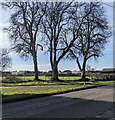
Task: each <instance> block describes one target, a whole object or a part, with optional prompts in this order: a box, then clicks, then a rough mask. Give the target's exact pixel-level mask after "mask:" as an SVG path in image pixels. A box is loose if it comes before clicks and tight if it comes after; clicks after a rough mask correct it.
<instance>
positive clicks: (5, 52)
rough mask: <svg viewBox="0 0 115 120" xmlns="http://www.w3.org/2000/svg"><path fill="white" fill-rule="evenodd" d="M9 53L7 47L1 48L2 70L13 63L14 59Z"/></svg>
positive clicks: (0, 65) (0, 62)
mask: <svg viewBox="0 0 115 120" xmlns="http://www.w3.org/2000/svg"><path fill="white" fill-rule="evenodd" d="M8 54H9V51H8V50H7V49H5V48H4V49H1V50H0V69H1V71H2V72H4V71H5V70H6V69H8V68H10V67H11V65H12V59H11V57H9V55H8Z"/></svg>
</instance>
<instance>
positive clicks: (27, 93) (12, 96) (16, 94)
mask: <svg viewBox="0 0 115 120" xmlns="http://www.w3.org/2000/svg"><path fill="white" fill-rule="evenodd" d="M89 86H91V85H86V86H83V85H82V86H76V85H65V86H64V85H63V86H59V85H58V86H42V87H40V86H39V87H21V88H18V87H17V88H3V89H2V92H1V94H2V100H3V102H8V101H16V100H21V99H25V98H34V97H36V96H37V97H38V96H40V95H42V96H44V95H50V94H55V93H62V92H67V91H73V90H78V89H82V88H87V87H89Z"/></svg>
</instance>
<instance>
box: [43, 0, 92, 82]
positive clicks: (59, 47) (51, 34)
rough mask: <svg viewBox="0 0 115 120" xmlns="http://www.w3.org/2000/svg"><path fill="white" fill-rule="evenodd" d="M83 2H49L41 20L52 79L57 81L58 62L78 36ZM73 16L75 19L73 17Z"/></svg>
mask: <svg viewBox="0 0 115 120" xmlns="http://www.w3.org/2000/svg"><path fill="white" fill-rule="evenodd" d="M83 5H84V3H77V2H50V3H48V6H47V10H46V11H47V12H46V14H45V16H44V17H43V20H42V33H44V43H45V44H44V45H45V46H47V48H48V52H49V54H50V63H51V68H52V71H53V73H52V80H54V81H58V64H59V62H60V60H61V59H62V58H64V56H65V55H66V54H67V52H68V51H69V50H70V48H71V47H72V46H73V44H74V42H75V40H76V39H77V37H78V33H79V30H80V27H81V25H82V23H83V21H84V19H85V17H86V16H87V15H88V14H89V13H90V11H89V12H87V13H84V14H82V16H80V12H81V11H80V10H81V8H82V6H83ZM74 17H75V19H74Z"/></svg>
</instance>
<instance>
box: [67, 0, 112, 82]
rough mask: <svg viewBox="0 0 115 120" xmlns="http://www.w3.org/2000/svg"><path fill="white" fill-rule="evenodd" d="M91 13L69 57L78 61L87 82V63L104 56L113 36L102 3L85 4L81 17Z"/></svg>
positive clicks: (83, 78)
mask: <svg viewBox="0 0 115 120" xmlns="http://www.w3.org/2000/svg"><path fill="white" fill-rule="evenodd" d="M89 11H90V14H88V15H87V16H86V17H85V19H84V21H83V23H82V25H81V27H80V30H79V37H78V38H77V40H76V41H75V42H74V45H73V47H72V48H71V49H70V51H69V54H68V55H67V57H68V58H69V59H74V60H76V62H77V64H78V67H79V69H80V71H81V72H82V75H81V76H82V80H85V71H86V63H87V61H88V60H89V59H90V58H92V57H94V58H95V59H96V58H98V57H101V56H102V52H103V49H104V48H105V45H106V43H107V41H108V38H109V37H110V36H111V29H110V27H109V24H108V21H107V18H106V12H105V9H104V7H103V5H102V4H101V3H100V2H90V3H85V4H84V6H83V8H82V10H81V16H84V13H87V12H89ZM74 19H76V20H78V19H77V18H74Z"/></svg>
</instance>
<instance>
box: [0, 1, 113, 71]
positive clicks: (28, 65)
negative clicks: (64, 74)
mask: <svg viewBox="0 0 115 120" xmlns="http://www.w3.org/2000/svg"><path fill="white" fill-rule="evenodd" d="M89 1H91V0H89ZM112 1H113V0H109V1H107V0H103V2H105V3H106V2H107V4H109V5H112V3H110V2H112ZM105 7H106V10H107V18H108V21H109V23H110V26H113V8H112V7H109V6H107V5H105ZM8 17H9V11H8V10H3V9H2V8H0V49H1V48H9V46H10V44H9V39H8V35H7V33H4V32H3V28H4V27H7V26H8V25H9V21H8ZM109 41H110V42H109V43H108V44H107V45H106V49H105V50H104V51H103V53H104V56H103V57H101V58H99V59H98V61H94V60H90V61H89V62H88V65H90V66H91V67H93V68H96V69H103V68H109V67H113V36H112V37H111V38H110V39H109ZM10 56H11V57H12V63H13V64H12V67H11V68H10V69H8V70H33V63H32V59H31V58H30V59H29V60H27V61H24V60H22V59H21V58H20V57H19V56H18V55H16V54H15V53H10ZM38 64H39V66H38V67H39V70H42V71H49V70H50V62H49V56H48V55H47V54H44V52H42V51H39V52H38ZM58 68H59V70H66V69H69V70H78V67H77V64H76V63H75V62H73V61H67V60H62V61H61V62H60V64H59V66H58Z"/></svg>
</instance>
